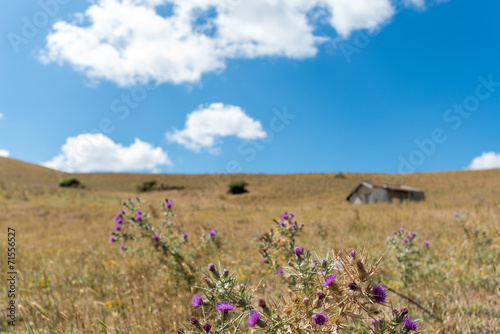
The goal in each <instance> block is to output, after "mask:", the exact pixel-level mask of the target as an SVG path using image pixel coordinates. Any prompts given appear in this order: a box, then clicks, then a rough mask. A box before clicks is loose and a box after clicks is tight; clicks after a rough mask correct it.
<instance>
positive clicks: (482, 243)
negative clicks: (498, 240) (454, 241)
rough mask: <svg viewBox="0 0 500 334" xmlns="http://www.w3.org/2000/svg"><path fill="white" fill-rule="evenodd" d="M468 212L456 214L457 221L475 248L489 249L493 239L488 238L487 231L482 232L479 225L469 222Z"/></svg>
mask: <svg viewBox="0 0 500 334" xmlns="http://www.w3.org/2000/svg"><path fill="white" fill-rule="evenodd" d="M467 218H468V212H466V211H461V212H460V211H459V212H457V213H456V214H455V219H456V221H457V222H458V224H459V225H460V227H461V228H462V230H463V231H464V233H465V236H466V237H467V240H468V241H470V242H471V243H472V244H473V246H474V247H475V248H484V247H488V246H489V245H491V243H492V239H491V238H490V237H488V235H487V233H486V231H481V230H480V229H479V227H478V226H477V225H474V224H472V223H468V222H467Z"/></svg>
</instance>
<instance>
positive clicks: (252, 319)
mask: <svg viewBox="0 0 500 334" xmlns="http://www.w3.org/2000/svg"><path fill="white" fill-rule="evenodd" d="M259 320H260V315H259V311H257V310H252V311H250V313H248V318H247V324H248V326H250V327H255V325H257V323H258V322H259Z"/></svg>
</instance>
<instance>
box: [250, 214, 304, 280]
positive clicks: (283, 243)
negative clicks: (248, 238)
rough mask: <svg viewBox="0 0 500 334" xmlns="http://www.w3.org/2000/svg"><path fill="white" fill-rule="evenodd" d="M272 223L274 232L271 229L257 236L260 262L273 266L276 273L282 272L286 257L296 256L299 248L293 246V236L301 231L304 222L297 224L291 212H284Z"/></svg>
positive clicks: (296, 235)
mask: <svg viewBox="0 0 500 334" xmlns="http://www.w3.org/2000/svg"><path fill="white" fill-rule="evenodd" d="M274 223H275V228H276V232H275V231H274V230H273V229H271V231H270V232H267V233H264V234H263V235H262V236H261V237H259V239H258V242H259V247H260V253H261V255H262V263H263V264H265V265H268V266H270V267H271V268H273V269H274V270H275V271H276V273H277V274H282V273H283V269H282V268H283V266H284V265H285V264H286V263H287V262H288V259H290V258H293V257H294V256H296V255H297V254H296V253H297V251H298V249H300V247H299V248H297V247H296V246H295V238H296V237H298V236H299V235H300V234H301V233H302V228H303V227H304V224H302V225H299V224H298V223H297V221H295V214H294V213H293V212H290V213H287V212H285V213H284V214H283V215H282V216H281V219H279V220H277V219H274ZM302 251H303V249H302Z"/></svg>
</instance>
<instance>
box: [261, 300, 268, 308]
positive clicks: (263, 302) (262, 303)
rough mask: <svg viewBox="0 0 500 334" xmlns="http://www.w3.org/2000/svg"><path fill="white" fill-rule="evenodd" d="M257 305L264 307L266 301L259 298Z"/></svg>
mask: <svg viewBox="0 0 500 334" xmlns="http://www.w3.org/2000/svg"><path fill="white" fill-rule="evenodd" d="M259 307H262V308H266V307H267V305H266V301H265V300H264V299H259Z"/></svg>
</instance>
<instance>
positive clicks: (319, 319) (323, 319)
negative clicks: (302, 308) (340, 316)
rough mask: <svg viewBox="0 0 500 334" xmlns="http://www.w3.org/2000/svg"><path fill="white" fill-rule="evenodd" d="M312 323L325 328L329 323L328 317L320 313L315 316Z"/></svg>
mask: <svg viewBox="0 0 500 334" xmlns="http://www.w3.org/2000/svg"><path fill="white" fill-rule="evenodd" d="M312 321H313V323H314V324H315V325H317V326H324V325H326V323H327V322H328V317H327V316H326V315H324V314H323V313H318V314H315V315H314V316H313V318H312Z"/></svg>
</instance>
